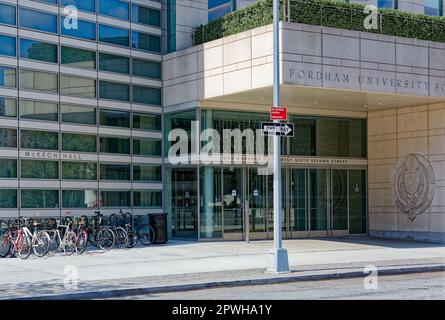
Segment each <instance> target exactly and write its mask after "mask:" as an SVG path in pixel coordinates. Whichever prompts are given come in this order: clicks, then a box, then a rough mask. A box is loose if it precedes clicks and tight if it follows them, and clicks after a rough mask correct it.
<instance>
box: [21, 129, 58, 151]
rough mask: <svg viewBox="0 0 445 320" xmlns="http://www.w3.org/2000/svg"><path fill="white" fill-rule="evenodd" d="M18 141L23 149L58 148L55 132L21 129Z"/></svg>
mask: <svg viewBox="0 0 445 320" xmlns="http://www.w3.org/2000/svg"><path fill="white" fill-rule="evenodd" d="M20 141H21V143H20V144H21V146H22V148H25V149H45V150H58V149H59V139H58V135H57V132H50V131H36V130H21V131H20Z"/></svg>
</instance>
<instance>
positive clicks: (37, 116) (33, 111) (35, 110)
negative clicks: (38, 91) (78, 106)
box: [20, 100, 59, 121]
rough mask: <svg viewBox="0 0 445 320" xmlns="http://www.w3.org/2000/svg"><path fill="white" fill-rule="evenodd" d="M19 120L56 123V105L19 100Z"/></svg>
mask: <svg viewBox="0 0 445 320" xmlns="http://www.w3.org/2000/svg"><path fill="white" fill-rule="evenodd" d="M20 118H22V119H30V120H44V121H58V120H59V119H58V118H59V117H58V113H57V103H51V102H40V101H30V100H20Z"/></svg>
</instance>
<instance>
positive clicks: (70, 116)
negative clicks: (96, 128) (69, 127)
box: [61, 105, 96, 125]
mask: <svg viewBox="0 0 445 320" xmlns="http://www.w3.org/2000/svg"><path fill="white" fill-rule="evenodd" d="M61 113H62V122H66V123H78V124H90V125H96V108H94V107H84V106H82V107H80V106H73V105H62V106H61Z"/></svg>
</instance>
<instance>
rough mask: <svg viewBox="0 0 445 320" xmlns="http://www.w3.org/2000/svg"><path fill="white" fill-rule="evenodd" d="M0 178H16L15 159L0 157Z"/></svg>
mask: <svg viewBox="0 0 445 320" xmlns="http://www.w3.org/2000/svg"><path fill="white" fill-rule="evenodd" d="M0 178H17V159H0Z"/></svg>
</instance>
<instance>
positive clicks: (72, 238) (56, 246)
mask: <svg viewBox="0 0 445 320" xmlns="http://www.w3.org/2000/svg"><path fill="white" fill-rule="evenodd" d="M50 220H51V221H52V222H51V223H52V224H53V225H54V222H55V228H54V227H53V228H52V229H51V230H48V231H47V233H48V234H49V237H50V246H49V250H48V252H49V253H56V252H57V251H59V250H62V251H63V252H64V253H65V255H68V256H69V255H72V254H73V253H74V251H76V243H77V237H76V234H75V233H74V232H73V231H72V230H71V227H72V224H73V220H72V219H71V218H70V217H67V218H65V222H64V223H65V224H60V221H59V220H57V219H55V218H50ZM61 229H63V236H62V232H61Z"/></svg>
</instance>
